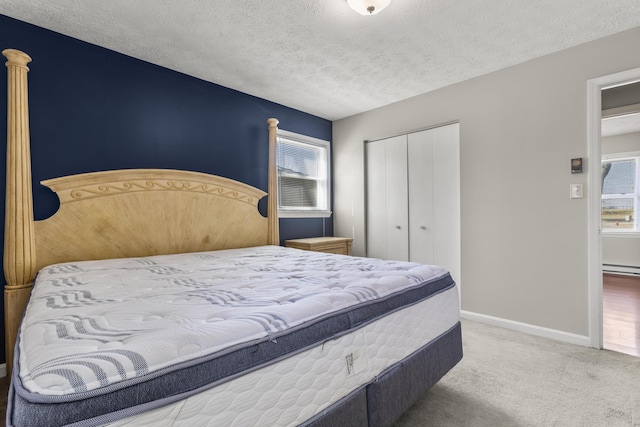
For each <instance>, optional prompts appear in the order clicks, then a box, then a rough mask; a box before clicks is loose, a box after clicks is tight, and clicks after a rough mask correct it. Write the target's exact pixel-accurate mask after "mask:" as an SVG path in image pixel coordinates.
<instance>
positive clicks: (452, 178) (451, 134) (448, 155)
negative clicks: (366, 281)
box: [433, 123, 461, 282]
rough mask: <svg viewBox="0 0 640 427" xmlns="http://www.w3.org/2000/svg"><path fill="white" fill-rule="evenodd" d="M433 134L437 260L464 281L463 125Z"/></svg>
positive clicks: (458, 279)
mask: <svg viewBox="0 0 640 427" xmlns="http://www.w3.org/2000/svg"><path fill="white" fill-rule="evenodd" d="M433 131H434V144H433V154H434V158H435V159H436V160H437V161H435V162H434V163H433V188H434V197H433V200H434V205H435V206H436V207H437V208H436V209H435V210H434V247H435V259H434V260H435V263H436V264H438V265H441V266H443V267H445V268H447V269H448V270H449V271H450V272H451V275H452V276H453V278H454V280H456V281H458V282H460V249H461V248H460V143H459V141H460V125H459V124H457V123H456V124H452V125H448V126H443V127H439V128H435V129H433Z"/></svg>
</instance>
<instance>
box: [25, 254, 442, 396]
mask: <svg viewBox="0 0 640 427" xmlns="http://www.w3.org/2000/svg"><path fill="white" fill-rule="evenodd" d="M446 273H447V272H446V271H445V270H444V269H442V268H441V267H437V266H425V265H419V264H411V263H404V262H392V261H391V262H390V261H381V260H376V259H370V258H357V257H347V256H341V255H331V254H323V253H316V252H309V251H301V250H297V249H291V248H282V247H278V246H263V247H258V248H247V249H234V250H225V251H216V252H204V253H192V254H179V255H166V256H155V257H146V258H127V259H116V260H104V261H86V262H76V263H67V264H58V265H53V266H49V267H47V268H45V269H43V270H42V271H41V272H39V273H38V276H37V278H36V283H35V286H34V289H33V292H32V297H31V300H30V303H29V306H28V308H27V311H26V314H25V319H24V321H23V323H22V326H21V332H20V341H19V352H20V353H19V363H20V366H19V367H20V371H19V375H20V377H21V380H22V383H23V386H24V387H25V388H26V389H27V390H28V391H30V392H32V393H37V394H41V395H47V396H64V395H70V394H77V393H80V394H85V393H87V392H88V393H91V391H92V390H97V389H99V388H102V387H107V388H110V387H114V386H117V384H118V383H120V382H122V381H125V380H127V381H131V380H133V381H135V380H136V378H140V377H143V376H145V375H149V374H150V373H159V372H162V371H163V370H167V369H172V367H175V366H177V365H180V364H182V365H183V366H184V364H185V363H196V362H197V361H198V359H200V358H203V357H210V356H211V355H214V354H216V355H217V354H224V353H225V352H229V351H231V350H233V349H235V348H238V346H241V345H242V346H244V345H246V344H247V343H253V342H262V341H264V340H277V338H278V336H280V335H282V334H283V333H285V331H287V330H290V329H292V328H296V327H301V325H303V324H304V323H305V322H309V321H311V320H314V319H318V318H322V317H324V316H328V315H329V314H330V313H332V312H334V311H336V310H338V311H339V310H343V309H346V308H347V307H349V306H353V305H359V304H366V303H367V302H368V301H371V300H373V299H375V298H379V297H385V296H387V295H391V294H394V293H396V292H400V291H403V290H405V289H410V288H412V287H414V286H419V285H420V284H421V283H424V282H425V281H430V280H432V279H436V278H439V277H442V276H444V275H446Z"/></svg>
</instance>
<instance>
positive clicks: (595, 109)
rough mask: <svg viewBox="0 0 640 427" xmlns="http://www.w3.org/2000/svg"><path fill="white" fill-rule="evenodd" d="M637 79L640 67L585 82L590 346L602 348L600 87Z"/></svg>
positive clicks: (604, 87)
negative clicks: (588, 162) (588, 165)
mask: <svg viewBox="0 0 640 427" xmlns="http://www.w3.org/2000/svg"><path fill="white" fill-rule="evenodd" d="M639 80H640V68H635V69H633V70H628V71H623V72H620V73H616V74H611V75H608V76H603V77H599V78H596V79H591V80H588V81H587V145H588V154H587V155H588V158H589V159H591V165H592V167H591V168H590V170H587V172H588V186H587V198H588V209H589V212H588V230H587V258H588V260H587V265H588V275H589V276H588V287H589V341H590V344H589V345H590V346H591V347H594V348H602V328H603V323H602V241H601V238H600V209H601V207H600V203H601V202H600V197H601V188H600V185H601V183H600V181H601V178H600V175H601V173H600V163H601V155H602V152H601V142H600V138H601V122H602V93H601V92H602V89H608V88H611V87H615V86H622V85H625V84H629V83H633V82H636V81H639Z"/></svg>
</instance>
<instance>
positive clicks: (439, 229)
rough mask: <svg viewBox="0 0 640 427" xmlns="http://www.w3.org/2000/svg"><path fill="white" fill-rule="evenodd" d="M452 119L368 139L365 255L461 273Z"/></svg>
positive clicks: (457, 165)
mask: <svg viewBox="0 0 640 427" xmlns="http://www.w3.org/2000/svg"><path fill="white" fill-rule="evenodd" d="M459 129H460V128H459V125H458V124H457V123H456V124H452V125H447V126H441V127H437V128H433V129H428V130H424V131H420V132H414V133H410V134H407V135H401V136H397V137H393V138H388V139H384V140H379V141H374V142H369V143H367V149H366V162H367V256H369V257H375V258H383V259H393V260H399V261H413V262H419V263H423V264H438V265H441V266H443V267H445V268H447V269H448V270H449V271H450V272H451V273H452V275H453V276H454V278H456V279H457V280H459V277H460V143H459V139H460V137H459V132H460V130H459Z"/></svg>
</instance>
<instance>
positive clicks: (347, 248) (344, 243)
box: [284, 237, 353, 255]
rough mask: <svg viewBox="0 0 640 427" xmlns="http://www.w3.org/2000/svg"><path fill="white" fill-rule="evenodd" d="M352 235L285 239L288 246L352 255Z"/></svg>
mask: <svg viewBox="0 0 640 427" xmlns="http://www.w3.org/2000/svg"><path fill="white" fill-rule="evenodd" d="M352 241H353V239H352V238H350V237H310V238H308V239H294V240H285V241H284V245H285V246H286V247H288V248H297V249H304V250H307V251H315V252H328V253H330V254H341V255H351V242H352Z"/></svg>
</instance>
